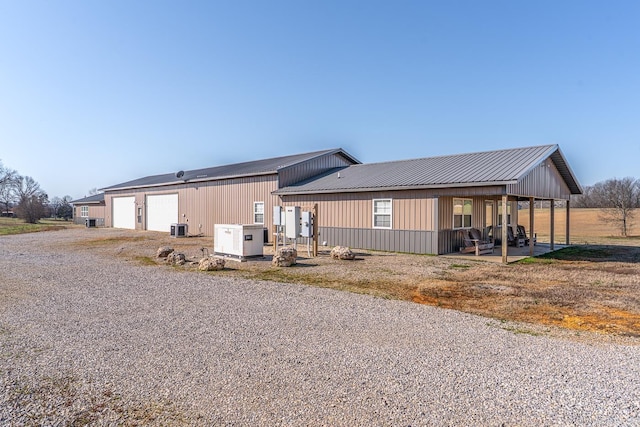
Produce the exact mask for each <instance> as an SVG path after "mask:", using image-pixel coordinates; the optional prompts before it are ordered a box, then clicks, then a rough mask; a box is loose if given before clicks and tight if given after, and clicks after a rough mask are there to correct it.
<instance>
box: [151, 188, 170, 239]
mask: <svg viewBox="0 0 640 427" xmlns="http://www.w3.org/2000/svg"><path fill="white" fill-rule="evenodd" d="M177 222H178V195H177V194H160V195H154V196H147V230H153V231H165V232H167V233H168V232H169V231H171V224H175V223H177Z"/></svg>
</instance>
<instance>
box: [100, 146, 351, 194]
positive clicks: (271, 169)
mask: <svg viewBox="0 0 640 427" xmlns="http://www.w3.org/2000/svg"><path fill="white" fill-rule="evenodd" d="M330 154H340V155H342V156H343V157H345V158H347V159H348V160H349V161H351V162H353V163H360V161H359V160H357V159H356V158H355V157H353V156H351V155H350V154H349V153H347V152H346V151H344V150H342V149H341V148H336V149H331V150H322V151H314V152H311V153H303V154H294V155H291V156H283V157H274V158H270V159H262V160H255V161H251V162H243V163H235V164H230V165H222V166H214V167H210V168H205V169H195V170H189V171H184V175H182V176H181V177H180V178H178V177H177V176H176V172H173V173H168V174H163V175H153V176H146V177H144V178H139V179H134V180H132V181H127V182H123V183H122V184H116V185H112V186H110V187H106V188H103V189H102V190H105V191H109V190H122V189H130V188H140V187H156V186H160V185H170V184H182V183H184V182H198V181H213V180H218V179H228V178H238V177H243V176H256V175H268V174H273V173H277V172H278V170H280V169H283V168H286V167H289V166H293V165H295V164H298V163H302V162H305V161H308V160H311V159H314V158H316V157H320V156H326V155H330Z"/></svg>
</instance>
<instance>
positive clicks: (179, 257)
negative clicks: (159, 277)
mask: <svg viewBox="0 0 640 427" xmlns="http://www.w3.org/2000/svg"><path fill="white" fill-rule="evenodd" d="M186 262H187V257H186V256H185V254H183V253H180V252H171V253H170V254H169V255H167V263H168V264H173V265H184V264H185V263H186Z"/></svg>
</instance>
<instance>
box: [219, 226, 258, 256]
mask: <svg viewBox="0 0 640 427" xmlns="http://www.w3.org/2000/svg"><path fill="white" fill-rule="evenodd" d="M263 246H264V228H263V226H262V224H245V225H243V224H215V225H214V241H213V251H214V253H215V254H216V255H224V256H231V257H236V258H238V259H240V260H244V259H245V258H248V257H256V256H263V252H262V247H263Z"/></svg>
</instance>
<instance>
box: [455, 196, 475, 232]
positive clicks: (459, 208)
mask: <svg viewBox="0 0 640 427" xmlns="http://www.w3.org/2000/svg"><path fill="white" fill-rule="evenodd" d="M472 212H473V200H471V199H453V228H465V227H471V214H472Z"/></svg>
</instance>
